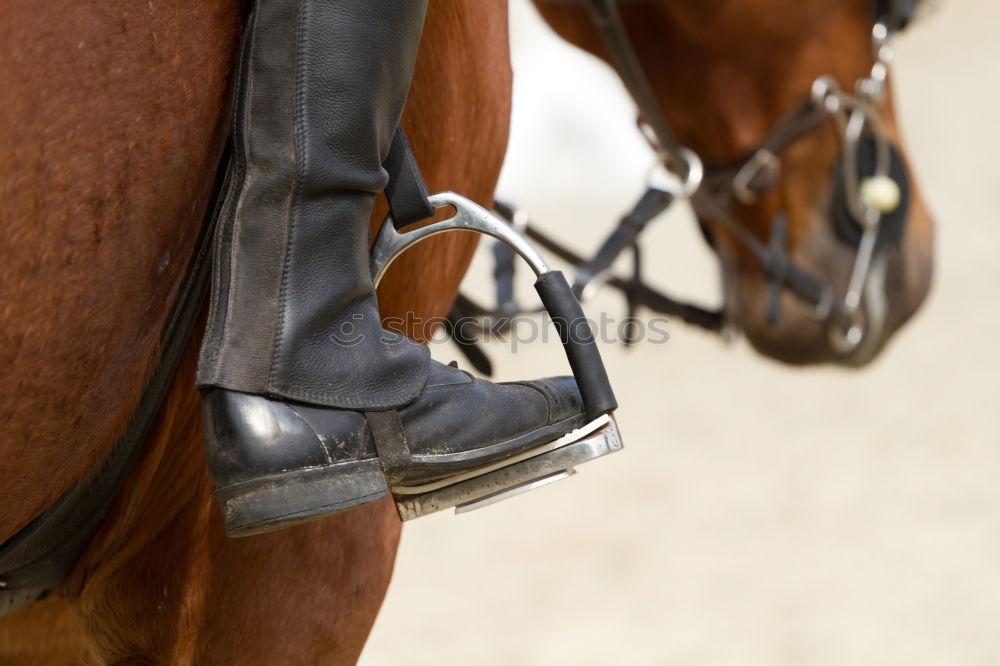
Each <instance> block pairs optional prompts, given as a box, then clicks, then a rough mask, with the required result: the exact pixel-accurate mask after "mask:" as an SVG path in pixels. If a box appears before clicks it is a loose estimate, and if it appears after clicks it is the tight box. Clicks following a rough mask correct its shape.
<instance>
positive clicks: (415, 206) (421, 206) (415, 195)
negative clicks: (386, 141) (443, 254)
mask: <svg viewBox="0 0 1000 666" xmlns="http://www.w3.org/2000/svg"><path fill="white" fill-rule="evenodd" d="M382 166H383V167H384V168H385V170H386V171H387V172H388V173H389V183H388V184H387V185H386V186H385V197H386V199H388V200H389V208H390V209H392V221H393V223H394V224H395V225H396V228H397V229H402V228H403V227H406V226H409V225H411V224H413V223H415V222H419V221H420V220H425V219H427V218H428V217H432V216H433V215H434V206H432V205H431V202H430V201H429V200H428V193H427V185H426V184H425V183H424V177H423V175H422V174H421V173H420V167H419V166H418V165H417V159H416V158H415V157H414V156H413V150H412V149H411V148H410V142H409V141H408V140H407V138H406V134H405V133H404V132H403V126H402V125H400V126H398V127H396V133H395V134H394V135H393V137H392V146H391V147H390V148H389V155H388V156H386V158H385V161H384V162H383V163H382Z"/></svg>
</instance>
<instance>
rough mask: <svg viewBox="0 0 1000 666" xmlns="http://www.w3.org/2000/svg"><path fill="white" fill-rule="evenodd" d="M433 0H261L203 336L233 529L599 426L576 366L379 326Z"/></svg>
mask: <svg viewBox="0 0 1000 666" xmlns="http://www.w3.org/2000/svg"><path fill="white" fill-rule="evenodd" d="M425 9H426V2H425V0H364V1H363V2H359V1H357V0H351V1H347V0H345V1H336V0H304V1H299V0H295V1H293V0H256V1H255V2H254V3H253V8H252V12H251V15H250V18H249V22H248V25H247V28H246V33H245V36H244V40H243V46H242V51H241V59H240V65H239V74H238V77H239V79H238V83H237V87H236V102H235V112H234V118H233V148H234V150H233V157H232V161H231V164H230V169H229V176H228V179H227V183H228V184H227V187H226V191H225V193H224V196H223V197H222V200H221V204H220V206H219V208H218V210H217V213H216V214H217V216H218V218H217V222H218V224H217V238H216V248H215V258H214V262H215V269H214V270H215V273H214V280H213V290H212V305H211V311H210V317H209V322H208V328H207V332H206V334H205V339H204V343H203V347H202V351H201V358H200V365H199V370H198V382H199V385H200V386H201V388H202V394H203V403H204V413H205V427H206V440H207V449H208V460H209V466H210V469H211V473H212V476H213V478H214V480H215V483H216V487H217V490H216V497H217V498H218V499H219V501H220V503H221V505H222V508H223V514H224V517H225V522H226V529H227V531H228V532H229V533H230V534H231V535H244V534H253V533H256V532H263V531H268V530H272V529H277V528H279V527H284V526H287V525H292V524H295V523H298V522H302V521H305V520H309V519H312V518H317V517H320V516H322V515H326V514H330V513H334V512H338V511H342V510H345V509H350V508H352V507H356V506H360V505H362V504H365V503H368V502H372V501H374V500H378V499H380V498H382V497H385V496H386V495H387V494H388V493H389V489H390V486H391V487H392V488H393V489H394V490H395V489H401V490H402V491H404V492H405V489H406V488H407V487H420V486H426V485H427V484H432V485H433V484H434V483H437V482H441V481H442V480H447V479H449V478H454V477H456V475H467V474H469V473H470V472H474V471H475V470H481V469H483V468H486V467H488V466H495V465H498V464H500V463H501V462H502V461H504V460H507V459H510V458H511V457H512V456H517V455H519V454H523V453H524V452H528V451H531V450H533V449H537V448H538V447H539V446H542V445H544V444H546V443H549V442H551V441H553V440H555V439H557V438H558V437H560V436H561V435H563V434H564V433H567V432H569V431H570V430H572V429H574V428H577V427H579V426H581V425H582V424H584V422H585V421H586V417H585V416H584V413H583V408H582V406H581V400H580V396H579V392H578V390H577V387H576V385H575V383H574V381H573V380H572V379H571V378H567V377H563V378H554V379H547V380H540V381H536V382H523V383H511V384H491V383H488V382H484V381H480V380H477V379H474V378H473V377H472V376H471V375H469V374H467V373H465V372H462V371H460V370H458V369H457V368H454V367H451V366H444V365H441V364H438V363H436V362H434V361H432V360H431V359H430V356H429V352H428V350H427V348H426V347H424V346H422V345H419V344H417V343H415V342H413V341H412V340H409V339H407V338H405V337H404V336H401V335H398V334H394V333H390V332H388V331H385V330H383V329H382V328H381V324H380V318H379V313H378V307H377V303H376V300H375V291H374V288H373V285H372V280H371V277H370V275H369V269H368V241H369V217H370V215H371V212H372V206H373V201H374V197H375V195H376V194H378V193H379V192H381V191H382V189H383V188H384V187H385V185H386V181H387V174H386V172H385V170H384V169H383V167H382V163H383V161H384V160H385V158H386V155H387V153H388V151H389V147H390V143H391V141H392V138H393V133H394V131H395V129H396V127H397V124H398V122H399V118H400V115H401V112H402V108H403V104H404V101H405V99H406V96H407V91H408V88H409V83H410V77H411V74H412V70H413V63H414V60H415V57H416V53H417V47H418V44H419V41H420V34H421V30H422V25H423V20H424V12H425Z"/></svg>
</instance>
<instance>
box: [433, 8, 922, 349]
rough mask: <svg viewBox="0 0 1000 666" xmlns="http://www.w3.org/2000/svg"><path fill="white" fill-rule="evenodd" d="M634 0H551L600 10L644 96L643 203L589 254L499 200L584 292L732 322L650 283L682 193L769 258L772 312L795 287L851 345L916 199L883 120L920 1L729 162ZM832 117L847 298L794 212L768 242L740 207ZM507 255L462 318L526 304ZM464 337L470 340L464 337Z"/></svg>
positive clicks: (493, 317) (616, 61)
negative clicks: (650, 44)
mask: <svg viewBox="0 0 1000 666" xmlns="http://www.w3.org/2000/svg"><path fill="white" fill-rule="evenodd" d="M625 1H629V0H545V2H549V3H553V4H574V5H581V6H583V7H585V8H586V9H587V10H588V13H589V15H590V18H591V20H592V22H593V25H594V26H595V28H596V29H597V31H598V32H599V33H600V35H601V38H602V40H603V43H604V46H605V47H606V50H607V53H608V55H609V56H610V60H611V63H612V65H613V66H614V68H615V69H616V71H617V72H618V74H619V77H620V78H621V80H622V82H623V84H624V85H625V88H626V89H627V90H628V92H629V94H630V95H631V96H632V98H633V100H634V101H635V103H636V105H637V107H638V110H639V115H640V122H639V126H640V129H641V131H642V133H643V135H644V136H645V138H646V140H647V141H648V142H649V144H650V146H651V147H652V148H653V150H654V151H655V152H656V154H657V160H656V164H655V165H654V170H653V171H652V173H651V177H650V182H649V183H648V185H647V188H646V190H645V192H644V193H643V195H642V196H641V198H640V200H639V202H638V203H637V204H636V205H635V206H634V207H633V209H632V210H631V211H630V212H629V213H628V214H627V215H625V216H624V217H623V218H622V219H621V220H620V222H619V224H618V226H617V228H615V229H614V231H613V232H612V233H611V234H610V235H609V236H608V237H607V239H606V240H605V241H604V243H603V244H602V246H601V247H600V249H599V250H598V251H597V252H596V253H595V255H594V256H593V257H592V258H591V259H589V260H588V259H584V258H582V257H579V256H578V255H576V254H575V253H573V252H571V251H569V250H568V249H567V248H566V247H565V246H563V245H562V244H561V243H559V242H558V241H556V240H554V239H553V238H551V237H549V236H547V235H545V234H544V233H543V232H541V231H539V230H538V229H537V228H535V227H533V226H532V225H531V224H530V223H529V222H528V220H527V218H526V217H525V216H524V214H523V213H520V212H518V211H515V210H512V209H510V208H509V207H507V206H504V205H503V204H500V205H498V207H497V208H498V212H500V213H501V214H502V215H503V214H506V217H507V219H508V220H509V221H510V222H511V223H512V224H514V225H515V226H516V227H519V228H520V229H521V231H523V232H524V233H525V234H526V235H527V236H528V237H529V238H531V239H533V240H535V241H536V242H538V243H539V244H540V245H542V246H544V247H546V248H547V249H548V250H549V251H551V252H553V253H554V254H556V255H557V256H559V257H560V258H562V259H564V260H566V261H569V262H570V263H572V264H574V265H575V266H576V272H575V282H574V289H575V291H576V292H577V295H578V296H580V297H581V299H584V298H586V297H589V296H590V295H592V294H593V293H594V292H595V291H596V289H597V288H598V287H599V286H601V285H604V284H608V285H610V286H612V287H615V288H618V289H620V290H621V291H623V292H624V294H625V296H626V300H627V301H628V305H629V315H630V316H633V315H634V313H635V310H636V308H637V307H639V306H644V307H648V308H651V309H653V310H656V311H659V312H662V313H664V314H668V315H672V316H677V317H679V318H680V319H682V320H684V321H687V322H689V323H693V324H695V325H698V326H701V327H703V328H706V329H709V330H714V331H724V330H726V329H728V324H729V321H728V317H727V313H726V312H725V311H709V310H705V309H703V308H700V307H698V306H695V305H690V304H686V303H682V302H678V301H675V300H673V299H671V298H669V297H667V296H665V295H664V294H661V293H659V292H657V291H655V290H653V289H651V288H649V287H648V286H647V285H645V283H644V282H643V281H642V278H641V258H640V257H641V252H640V248H639V245H638V238H639V236H640V234H641V232H642V231H643V230H644V229H645V228H646V226H647V225H648V224H649V222H651V221H652V220H653V218H655V217H656V216H657V215H659V214H660V213H662V212H663V211H664V210H666V209H667V208H668V207H670V205H671V204H672V203H673V202H675V201H676V200H677V199H679V198H685V199H687V200H688V201H689V202H690V203H691V205H692V207H693V208H694V211H695V212H696V214H697V216H698V218H699V219H701V220H714V221H716V222H718V223H719V224H721V225H722V227H724V228H725V229H727V230H728V232H729V233H730V235H731V237H732V238H733V239H735V241H736V242H737V243H738V244H740V245H742V246H743V247H744V248H745V249H746V250H747V251H748V252H749V253H750V254H752V255H753V257H754V258H755V260H756V261H757V262H758V263H759V264H760V266H761V268H762V270H763V272H764V274H765V276H766V278H767V281H768V294H767V304H766V309H767V312H766V315H767V319H768V321H769V322H770V323H772V324H777V323H778V322H779V321H780V318H781V296H782V293H784V292H788V293H790V294H792V295H793V296H794V297H796V298H798V299H799V300H800V301H802V302H803V303H805V304H807V305H808V306H810V311H811V312H812V313H813V315H814V317H815V318H816V319H817V320H818V321H820V322H822V323H823V324H824V325H825V326H826V327H827V328H828V330H829V333H830V338H831V343H832V344H833V346H834V348H835V349H836V350H837V351H839V352H840V353H842V354H848V353H850V352H851V351H853V350H854V349H856V348H857V347H858V345H859V344H860V343H861V341H862V339H863V338H864V335H865V327H866V322H865V321H864V314H863V313H864V310H863V308H862V301H863V295H864V291H865V286H866V284H867V282H868V278H869V273H870V269H871V266H872V258H873V255H874V252H875V249H876V246H877V245H878V244H880V243H883V242H892V241H895V240H898V237H899V235H900V234H901V225H902V223H903V221H904V220H905V214H906V209H907V207H908V199H909V187H908V183H907V177H906V172H905V168H904V167H903V166H902V160H901V158H900V157H899V154H898V151H897V150H896V149H895V147H894V146H893V145H892V142H891V140H890V139H889V137H888V135H887V133H886V131H885V128H884V127H883V125H882V122H881V120H880V117H879V114H878V106H879V105H880V103H881V102H882V101H883V99H884V95H885V84H886V79H887V76H888V65H889V62H890V61H891V59H892V48H891V44H890V41H891V37H892V34H893V33H894V32H896V31H899V30H902V29H903V28H905V27H906V25H908V24H909V23H910V22H911V21H912V19H913V17H914V14H915V12H916V10H917V6H918V4H919V0H878V1H877V2H876V3H875V6H874V18H873V27H872V49H873V55H874V63H873V65H872V68H871V70H870V72H869V73H868V75H867V76H865V77H863V78H861V79H860V80H858V81H857V83H856V85H855V89H854V90H853V91H847V90H843V89H841V88H840V86H839V85H838V84H837V82H836V80H835V79H834V78H833V77H831V76H821V77H819V78H818V79H816V80H815V82H814V83H813V85H812V88H811V90H810V91H809V94H808V96H807V97H806V99H804V100H803V101H802V102H801V103H800V104H798V105H797V106H796V107H794V108H793V109H791V110H790V111H789V112H787V113H786V114H785V115H784V116H783V117H782V118H780V119H779V120H778V122H777V123H775V124H774V125H773V126H772V127H771V129H770V130H769V131H767V132H766V133H765V135H764V136H763V138H762V139H761V140H760V142H759V143H758V144H757V145H756V146H755V147H754V148H753V149H752V150H751V151H749V152H748V153H747V154H746V156H745V157H744V158H743V159H741V160H738V161H737V162H735V163H733V164H726V165H706V164H704V163H703V162H702V160H701V159H700V158H699V156H698V155H697V154H695V153H694V152H693V151H691V150H690V149H688V148H686V147H684V146H682V145H681V144H680V143H679V142H678V140H677V137H676V134H675V132H674V131H673V128H672V127H671V125H670V123H669V122H668V120H667V118H666V115H665V114H664V113H663V110H662V109H661V107H660V105H659V102H658V100H657V98H656V95H655V93H654V91H653V88H652V86H651V84H650V82H649V79H648V78H647V77H646V75H645V72H644V71H643V68H642V65H641V63H640V62H639V59H638V57H637V55H636V53H635V51H634V49H633V47H632V43H631V41H630V39H629V36H628V33H627V31H626V28H625V25H624V23H623V21H622V17H621V14H620V12H619V4H620V3H621V2H625ZM642 1H643V0H631V2H642ZM831 121H832V123H833V125H834V127H835V128H836V131H837V135H838V137H839V139H840V143H841V150H842V156H841V159H840V163H839V168H838V170H837V172H836V174H835V180H836V187H835V192H837V193H839V194H840V196H839V197H836V199H837V201H835V202H834V207H835V209H836V210H835V211H834V212H835V215H834V217H835V218H836V221H837V230H838V235H839V236H840V238H841V239H842V240H844V241H845V242H848V243H850V244H855V245H856V249H855V253H854V263H853V267H852V269H851V273H850V279H849V281H848V287H847V291H846V293H845V295H844V296H843V297H842V298H840V299H837V298H836V297H835V293H836V292H835V290H834V287H833V285H831V284H830V283H829V282H827V281H825V280H824V279H822V278H820V277H818V276H816V275H814V274H813V273H811V272H809V271H807V270H806V269H804V268H802V267H801V266H799V265H798V264H796V263H795V262H794V261H793V260H792V259H791V258H790V257H788V256H787V254H786V251H785V249H786V242H787V233H788V229H787V227H788V222H787V217H786V216H785V215H784V214H780V213H779V214H778V215H777V216H776V217H775V218H774V219H773V220H772V225H771V237H770V239H769V242H766V243H765V242H763V241H761V240H760V239H759V238H757V236H756V235H754V234H753V233H752V232H751V231H750V229H749V228H748V227H747V226H746V225H745V224H744V223H743V222H741V221H740V220H739V218H737V217H736V216H735V215H733V213H732V211H731V204H732V202H733V200H736V201H738V202H740V203H743V204H748V205H749V204H752V203H754V202H755V201H757V199H758V198H759V197H760V196H761V195H762V194H764V193H766V192H767V191H769V190H770V189H772V188H774V187H775V186H776V185H777V184H778V182H780V178H781V165H782V153H783V152H784V151H785V150H786V149H787V148H789V147H790V146H791V145H792V144H794V143H796V142H797V141H799V140H800V139H802V138H803V137H805V136H807V135H809V134H811V133H813V132H815V131H817V130H819V129H820V128H822V127H825V126H826V123H828V122H831ZM889 222H892V223H893V224H888V223H889ZM626 249H631V251H632V254H633V276H632V278H631V279H628V280H622V279H620V278H617V277H614V276H612V274H611V270H610V269H611V265H612V264H613V263H614V261H615V260H616V259H617V258H618V257H619V256H620V255H621V254H622V253H623V252H624V251H625V250H626ZM497 255H498V256H497V271H496V277H497V295H498V299H497V300H498V305H497V308H496V309H493V310H491V309H487V308H482V307H480V306H478V305H476V304H475V303H473V302H472V301H471V300H469V299H468V298H465V297H460V299H459V301H458V302H457V304H456V310H455V311H453V313H452V319H454V318H456V317H468V316H469V315H473V316H477V317H479V318H480V319H481V320H482V321H483V325H484V326H494V327H495V324H496V322H497V321H500V322H503V321H504V320H505V317H509V316H510V315H512V314H514V313H516V312H519V311H520V310H519V308H518V307H517V306H516V304H515V303H514V301H513V297H512V286H511V283H510V280H511V273H512V270H513V269H512V267H510V268H509V266H508V264H509V262H508V258H507V257H506V256H505V255H504V253H503V252H502V250H500V251H498V253H497ZM456 341H458V342H459V343H460V344H462V343H463V342H464V343H468V342H469V340H467V339H466V340H462V339H458V338H457V337H456ZM626 342H630V340H626ZM466 346H467V345H466Z"/></svg>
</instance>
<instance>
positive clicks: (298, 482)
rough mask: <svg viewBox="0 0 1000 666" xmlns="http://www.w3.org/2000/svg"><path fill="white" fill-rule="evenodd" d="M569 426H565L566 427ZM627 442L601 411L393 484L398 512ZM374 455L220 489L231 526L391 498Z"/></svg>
mask: <svg viewBox="0 0 1000 666" xmlns="http://www.w3.org/2000/svg"><path fill="white" fill-rule="evenodd" d="M563 432H565V431H563ZM621 448H622V443H621V436H620V434H619V432H618V427H617V424H616V423H615V420H614V418H612V417H611V416H602V417H600V418H598V419H596V420H594V421H592V422H590V423H588V424H586V425H584V426H582V427H580V428H577V429H576V430H573V431H571V432H568V433H566V434H563V435H562V436H557V437H555V438H553V439H552V440H550V441H548V442H543V443H541V444H540V445H538V446H535V447H533V448H531V449H529V450H528V451H526V452H524V453H521V454H519V455H516V456H513V457H510V458H508V459H506V460H503V461H501V462H498V463H494V464H493V465H489V466H486V467H484V468H480V469H478V470H475V471H471V472H466V473H461V474H456V475H454V476H451V477H448V478H446V479H443V480H440V481H436V482H433V483H427V484H422V485H414V486H408V487H394V488H392V494H393V499H394V500H395V503H396V509H397V511H398V513H399V517H400V518H401V519H402V520H404V521H406V520H413V519H414V518H418V517H420V516H424V515H427V514H429V513H434V512H436V511H441V510H443V509H448V508H452V507H456V513H462V512H465V511H471V510H473V509H476V508H480V507H481V506H486V505H489V504H495V503H496V502H499V501H501V500H504V499H507V498H509V497H513V496H514V495H519V494H521V493H523V492H526V491H528V490H532V489H534V488H538V487H540V486H542V485H546V484H547V483H550V482H552V481H556V480H558V479H561V478H566V477H568V476H570V475H572V474H573V473H574V466H575V465H578V464H581V463H584V462H587V461H588V460H592V459H594V458H598V457H600V456H603V455H606V454H608V453H613V452H614V451H618V450H620V449H621ZM389 494H390V489H389V486H388V484H387V483H386V480H385V475H384V474H383V472H382V466H381V464H380V463H379V461H378V459H377V458H373V459H370V460H364V461H355V462H349V463H339V464H336V465H330V466H327V467H319V468H313V469H306V470H297V471H294V472H286V473H283V474H274V475H271V476H267V477H264V478H261V479H255V480H253V481H248V482H244V483H240V484H235V485H231V486H226V487H224V488H220V489H218V490H217V491H216V492H215V497H216V499H217V500H218V501H219V503H220V504H221V505H222V516H223V520H224V522H225V527H226V533H227V534H228V535H229V536H231V537H242V536H251V535H254V534H261V533H263V532H270V531H273V530H278V529H282V528H285V527H291V526H293V525H297V524H299V523H305V522H308V521H311V520H315V519H317V518H322V517H323V516H326V515H330V514H334V513H339V512H341V511H347V510H348V509H353V508H356V507H359V506H362V505H364V504H369V503H371V502H376V501H378V500H380V499H383V498H385V497H388V496H389Z"/></svg>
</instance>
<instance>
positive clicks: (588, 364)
mask: <svg viewBox="0 0 1000 666" xmlns="http://www.w3.org/2000/svg"><path fill="white" fill-rule="evenodd" d="M535 290H536V291H537V292H538V296H539V298H541V299H542V305H544V306H545V309H546V310H547V311H548V313H549V316H550V317H551V318H552V323H554V324H555V326H556V330H557V331H559V336H560V338H561V339H562V343H563V347H564V348H565V350H566V357H567V358H568V359H569V366H570V367H571V368H572V369H573V378H574V379H576V384H577V386H578V387H579V388H580V396H581V397H582V398H583V406H584V409H586V410H587V416H588V417H589V418H591V419H594V418H597V417H598V416H600V415H601V414H607V413H609V412H613V411H614V410H615V409H616V408H617V407H618V401H616V400H615V394H614V391H612V390H611V382H610V381H608V373H607V371H606V370H605V369H604V362H603V361H602V360H601V353H600V352H599V351H598V350H597V343H596V342H595V341H594V332H593V331H592V330H591V328H590V322H589V321H587V319H586V317H584V316H583V309H582V308H581V307H580V301H578V300H577V298H576V295H575V294H574V293H573V289H572V288H571V287H570V286H569V282H567V281H566V276H564V275H563V274H562V272H561V271H549V272H548V273H543V274H542V275H540V276H539V277H538V279H537V280H536V281H535Z"/></svg>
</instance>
